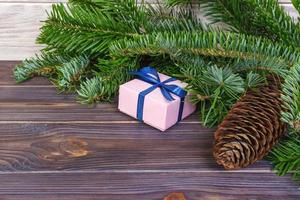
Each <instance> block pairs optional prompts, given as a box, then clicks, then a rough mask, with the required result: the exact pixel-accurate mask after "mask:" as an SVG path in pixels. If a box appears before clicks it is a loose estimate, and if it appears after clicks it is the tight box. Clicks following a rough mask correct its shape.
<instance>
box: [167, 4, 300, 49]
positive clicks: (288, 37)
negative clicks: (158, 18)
mask: <svg viewBox="0 0 300 200" xmlns="http://www.w3.org/2000/svg"><path fill="white" fill-rule="evenodd" d="M174 1H175V2H176V3H175V4H182V3H186V2H187V1H185V0H169V3H171V4H174ZM198 2H199V4H200V5H201V7H202V10H204V12H205V13H206V16H207V17H208V19H209V20H210V21H211V22H212V23H213V24H217V23H220V22H222V23H226V24H228V25H229V27H230V29H229V30H231V31H235V32H240V33H244V34H251V35H257V36H264V37H267V38H269V39H270V40H273V41H280V42H284V43H286V44H289V45H292V46H294V47H299V45H300V36H299V35H300V27H299V26H298V25H297V23H296V22H295V21H294V20H293V18H292V17H291V16H289V15H288V14H287V13H285V11H284V9H283V7H281V6H280V5H279V4H278V1H277V0H198Z"/></svg>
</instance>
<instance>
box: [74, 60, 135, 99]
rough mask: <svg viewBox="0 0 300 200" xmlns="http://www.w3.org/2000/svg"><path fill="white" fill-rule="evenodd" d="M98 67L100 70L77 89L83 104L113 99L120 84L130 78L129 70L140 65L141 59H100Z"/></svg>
mask: <svg viewBox="0 0 300 200" xmlns="http://www.w3.org/2000/svg"><path fill="white" fill-rule="evenodd" d="M98 67H99V69H100V71H99V72H95V73H94V77H93V78H90V79H87V80H86V81H85V82H83V83H82V84H81V86H80V88H79V89H78V91H77V93H78V100H79V101H80V102H81V103H83V104H91V103H96V102H100V101H111V100H113V98H114V97H115V95H116V94H117V92H118V89H119V86H120V85H121V84H123V83H125V82H126V81H128V80H129V79H130V76H129V73H128V72H129V71H130V70H133V69H137V68H138V67H139V59H138V58H133V59H128V58H117V59H113V58H111V59H109V60H102V59H100V60H99V64H98Z"/></svg>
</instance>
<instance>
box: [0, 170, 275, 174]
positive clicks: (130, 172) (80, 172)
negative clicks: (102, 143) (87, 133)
mask: <svg viewBox="0 0 300 200" xmlns="http://www.w3.org/2000/svg"><path fill="white" fill-rule="evenodd" d="M212 172H213V173H228V174H229V173H231V174H232V173H236V174H238V173H259V174H266V173H272V174H274V173H276V172H274V171H272V170H271V169H248V170H247V169H242V170H224V169H220V170H181V169H176V170H172V169H166V170H100V171H93V170H75V171H58V170H53V171H51V170H49V171H10V172H9V171H7V172H5V171H1V172H0V175H5V174H12V175H13V174H82V173H85V174H95V173H103V174H105V173H117V174H137V173H147V174H157V173H194V174H197V173H199V174H202V173H212Z"/></svg>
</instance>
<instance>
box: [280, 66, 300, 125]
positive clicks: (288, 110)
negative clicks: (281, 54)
mask: <svg viewBox="0 0 300 200" xmlns="http://www.w3.org/2000/svg"><path fill="white" fill-rule="evenodd" d="M282 92H283V94H282V97H281V98H282V100H283V101H284V105H283V110H284V112H282V120H283V121H284V122H286V123H288V124H289V125H290V126H291V127H293V128H294V129H295V130H296V131H300V64H296V65H295V66H294V67H293V68H292V69H291V70H290V72H289V73H288V75H287V76H286V77H285V82H284V84H283V89H282Z"/></svg>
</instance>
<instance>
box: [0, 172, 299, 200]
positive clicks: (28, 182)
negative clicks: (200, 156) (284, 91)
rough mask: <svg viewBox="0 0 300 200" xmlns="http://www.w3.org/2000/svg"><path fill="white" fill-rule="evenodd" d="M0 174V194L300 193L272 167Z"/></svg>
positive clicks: (281, 198) (281, 197)
mask: <svg viewBox="0 0 300 200" xmlns="http://www.w3.org/2000/svg"><path fill="white" fill-rule="evenodd" d="M257 175H259V176H260V177H259V178H257ZM0 179H1V180H5V181H2V182H1V187H0V195H1V197H2V196H4V197H7V196H9V195H22V196H23V195H25V197H26V195H32V196H35V195H40V196H41V195H52V196H56V197H59V195H69V197H73V199H80V195H82V196H83V195H90V196H91V195H93V196H94V197H97V199H99V200H102V199H117V200H121V199H122V200H134V199H147V200H148V199H149V200H162V199H163V197H164V196H166V195H168V194H169V193H171V192H174V191H180V192H183V193H184V194H185V196H186V199H188V200H199V199H204V200H205V199H231V200H232V199H240V200H244V199H278V200H287V199H299V197H300V192H299V190H298V189H297V186H296V185H295V184H293V183H292V182H291V181H290V180H289V177H277V176H276V175H274V174H271V173H268V174H265V173H263V174H255V173H234V172H232V173H227V174H226V175H225V174H224V173H218V172H217V173H151V174H148V173H146V174H145V173H139V172H132V173H128V172H125V173H110V172H109V173H101V174H99V173H93V172H91V173H67V174H66V173H63V174H62V173H38V174H1V175H0ZM98 195H99V196H98ZM30 197H31V196H30ZM8 199H9V198H8ZM22 199H23V198H22ZM42 199H44V198H42ZM59 199H60V198H59Z"/></svg>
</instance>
